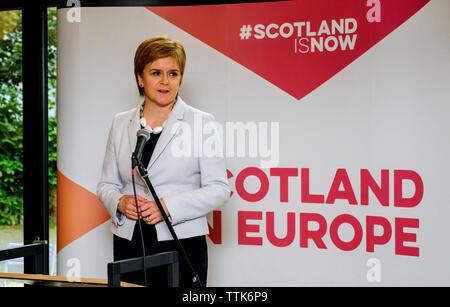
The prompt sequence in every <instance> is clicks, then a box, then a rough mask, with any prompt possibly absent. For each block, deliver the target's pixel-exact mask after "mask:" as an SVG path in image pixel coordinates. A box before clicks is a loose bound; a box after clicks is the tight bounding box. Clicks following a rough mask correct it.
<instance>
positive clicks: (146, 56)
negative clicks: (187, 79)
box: [134, 35, 186, 96]
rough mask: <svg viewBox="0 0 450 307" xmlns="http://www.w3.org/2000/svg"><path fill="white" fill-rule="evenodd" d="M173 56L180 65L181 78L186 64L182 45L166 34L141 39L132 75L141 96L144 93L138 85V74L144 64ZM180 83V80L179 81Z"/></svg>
mask: <svg viewBox="0 0 450 307" xmlns="http://www.w3.org/2000/svg"><path fill="white" fill-rule="evenodd" d="M166 57H173V58H174V59H175V60H176V61H177V63H178V66H179V67H180V72H181V79H183V74H184V67H185V66H186V53H185V51H184V48H183V45H182V44H181V43H180V42H179V41H177V40H174V39H171V38H169V37H168V36H166V35H161V36H154V37H151V38H149V39H146V40H145V41H143V42H142V43H141V44H140V45H139V47H138V48H137V50H136V54H135V56H134V75H135V77H136V83H137V87H138V90H139V94H140V95H141V96H143V95H144V89H143V88H142V87H140V86H139V79H138V76H139V75H142V73H143V71H144V67H145V65H147V64H148V63H152V62H153V61H155V60H158V59H161V58H166ZM180 83H181V81H180Z"/></svg>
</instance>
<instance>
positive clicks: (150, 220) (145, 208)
mask: <svg viewBox="0 0 450 307" xmlns="http://www.w3.org/2000/svg"><path fill="white" fill-rule="evenodd" d="M159 200H160V201H161V205H162V207H163V209H164V212H165V213H166V215H167V216H169V215H170V214H169V211H167V207H166V204H165V203H164V199H162V198H160V199H159ZM139 210H140V211H141V215H142V216H143V217H144V222H146V223H147V224H149V225H155V224H157V223H159V222H161V221H163V220H164V218H163V216H162V214H161V212H160V211H159V208H158V205H157V204H156V202H155V201H152V200H146V201H145V202H142V205H140V207H139Z"/></svg>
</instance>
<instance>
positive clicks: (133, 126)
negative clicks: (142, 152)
mask: <svg viewBox="0 0 450 307" xmlns="http://www.w3.org/2000/svg"><path fill="white" fill-rule="evenodd" d="M141 104H142V102H141V103H140V104H139V105H138V106H137V107H136V111H135V112H134V113H133V115H132V117H131V118H130V124H129V125H128V140H129V142H130V150H131V152H134V149H135V147H136V142H137V135H136V133H137V132H138V130H139V129H141V124H140V121H139V117H140V114H139V113H140V109H139V108H140V106H141ZM130 163H131V156H130Z"/></svg>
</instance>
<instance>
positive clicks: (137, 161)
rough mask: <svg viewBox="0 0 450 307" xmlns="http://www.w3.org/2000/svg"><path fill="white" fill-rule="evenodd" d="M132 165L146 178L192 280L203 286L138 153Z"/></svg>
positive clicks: (134, 155)
mask: <svg viewBox="0 0 450 307" xmlns="http://www.w3.org/2000/svg"><path fill="white" fill-rule="evenodd" d="M131 160H132V165H136V166H137V167H138V169H139V173H140V174H141V176H142V178H143V179H144V181H145V183H146V184H147V187H148V188H149V190H150V192H151V193H152V196H153V199H154V200H155V202H156V205H157V206H158V209H159V211H160V212H161V215H162V217H163V219H164V222H165V223H166V225H167V228H168V229H169V232H170V234H171V235H172V238H173V239H174V241H175V243H176V244H177V246H178V250H179V252H180V253H181V255H182V256H183V258H184V260H185V261H186V263H187V264H188V266H189V268H190V270H191V272H192V282H193V283H195V284H197V285H198V286H199V287H202V282H201V280H200V277H199V276H198V274H197V273H196V272H195V270H194V268H193V266H192V264H191V262H190V261H189V257H188V256H187V254H186V251H185V250H184V248H183V245H182V244H181V242H180V240H179V239H178V236H177V234H176V233H175V230H173V226H172V224H171V223H170V221H169V218H168V216H167V214H166V212H165V211H164V208H163V206H162V204H161V201H160V200H159V197H158V195H157V194H156V192H155V189H154V188H153V185H152V183H151V182H150V179H148V172H147V169H146V168H145V167H144V165H143V164H142V162H141V160H140V159H137V157H136V154H135V153H133V155H132V157H131Z"/></svg>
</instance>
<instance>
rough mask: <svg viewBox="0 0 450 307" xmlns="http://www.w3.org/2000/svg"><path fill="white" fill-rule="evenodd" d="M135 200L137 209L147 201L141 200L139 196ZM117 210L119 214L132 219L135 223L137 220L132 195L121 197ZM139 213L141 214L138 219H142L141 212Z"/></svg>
mask: <svg viewBox="0 0 450 307" xmlns="http://www.w3.org/2000/svg"><path fill="white" fill-rule="evenodd" d="M136 198H137V201H138V207H140V206H141V205H142V204H144V203H145V202H148V200H146V199H145V198H143V197H141V196H139V195H137V196H136ZM117 209H118V210H119V211H120V212H122V213H123V214H125V216H126V217H127V218H129V219H132V220H135V221H136V220H137V219H138V215H137V212H136V203H135V201H134V195H124V196H122V197H121V198H120V200H119V205H118V206H117ZM139 211H141V209H140V208H139ZM140 213H141V215H140V217H141V218H142V212H140Z"/></svg>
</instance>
